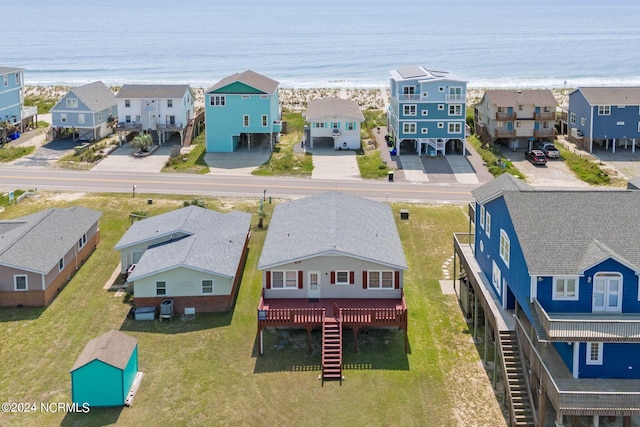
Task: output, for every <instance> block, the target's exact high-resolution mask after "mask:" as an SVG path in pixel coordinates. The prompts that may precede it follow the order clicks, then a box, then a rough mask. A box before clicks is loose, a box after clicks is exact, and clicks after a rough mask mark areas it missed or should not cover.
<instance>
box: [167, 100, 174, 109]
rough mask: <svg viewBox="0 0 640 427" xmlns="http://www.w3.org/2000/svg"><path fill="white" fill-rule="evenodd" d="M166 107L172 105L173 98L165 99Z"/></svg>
mask: <svg viewBox="0 0 640 427" xmlns="http://www.w3.org/2000/svg"><path fill="white" fill-rule="evenodd" d="M167 107H168V108H171V107H173V99H167Z"/></svg>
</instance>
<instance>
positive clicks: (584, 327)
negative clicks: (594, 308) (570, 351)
mask: <svg viewBox="0 0 640 427" xmlns="http://www.w3.org/2000/svg"><path fill="white" fill-rule="evenodd" d="M534 307H535V311H536V313H537V314H538V317H539V319H540V325H541V326H542V328H543V329H544V331H545V334H546V335H547V337H548V339H549V341H582V342H584V341H606V342H640V314H622V313H617V314H601V313H547V312H546V311H545V309H544V308H543V307H542V306H541V305H540V303H539V302H538V301H537V300H535V301H534Z"/></svg>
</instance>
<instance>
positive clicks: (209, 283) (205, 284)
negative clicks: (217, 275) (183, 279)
mask: <svg viewBox="0 0 640 427" xmlns="http://www.w3.org/2000/svg"><path fill="white" fill-rule="evenodd" d="M202 293H203V294H212V293H213V280H203V281H202Z"/></svg>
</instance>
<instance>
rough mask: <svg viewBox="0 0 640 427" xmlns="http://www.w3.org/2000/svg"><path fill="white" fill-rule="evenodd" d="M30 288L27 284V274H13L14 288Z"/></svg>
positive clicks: (21, 289)
mask: <svg viewBox="0 0 640 427" xmlns="http://www.w3.org/2000/svg"><path fill="white" fill-rule="evenodd" d="M28 289H29V286H28V284H27V276H17V275H16V276H13V290H14V291H26V290H28Z"/></svg>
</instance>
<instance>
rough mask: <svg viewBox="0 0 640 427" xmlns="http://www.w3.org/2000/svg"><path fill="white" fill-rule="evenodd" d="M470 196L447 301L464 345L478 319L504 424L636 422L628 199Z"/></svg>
mask: <svg viewBox="0 0 640 427" xmlns="http://www.w3.org/2000/svg"><path fill="white" fill-rule="evenodd" d="M472 194H473V196H474V198H475V202H474V203H472V204H471V205H470V209H469V212H470V217H471V218H472V224H470V230H474V231H471V232H470V233H469V234H468V235H466V236H465V235H462V234H457V235H456V236H455V239H454V245H455V253H456V257H459V259H460V269H459V270H458V271H456V274H458V275H459V276H460V278H461V280H460V286H459V288H458V290H459V296H460V300H461V306H462V307H463V310H464V311H465V314H467V315H468V317H471V318H473V327H472V329H473V331H474V337H476V338H478V337H477V330H478V328H479V327H481V325H480V322H481V320H480V319H484V327H485V331H484V340H485V342H486V341H487V340H492V339H493V340H494V348H495V350H494V357H493V361H494V363H495V369H496V371H500V372H501V374H502V375H503V378H505V379H507V380H508V381H505V383H507V384H508V387H507V390H505V391H506V393H507V396H508V397H509V398H510V404H511V405H510V417H511V419H512V420H517V419H518V418H519V417H521V418H522V419H525V418H526V419H529V418H530V419H531V420H533V421H536V422H535V424H536V425H546V424H545V423H544V418H545V416H546V413H547V410H546V409H545V408H547V407H548V405H547V404H549V403H550V404H551V405H552V406H553V408H554V410H555V413H556V417H557V418H556V425H564V417H565V416H575V417H589V421H591V422H593V425H598V420H597V418H598V417H599V416H611V417H613V416H620V417H622V418H623V420H625V419H626V421H625V422H628V421H629V419H630V417H631V416H637V415H640V393H638V390H640V290H639V280H638V279H639V276H640V252H639V251H638V241H639V239H640V232H639V231H638V221H640V213H639V212H640V191H637V190H620V191H560V190H553V191H539V190H535V189H533V188H532V187H530V186H529V185H527V184H526V183H524V182H522V181H520V180H518V179H517V178H514V177H513V176H511V175H509V174H504V175H502V176H500V177H499V178H496V179H494V180H493V181H491V182H489V183H487V184H485V185H483V186H481V187H479V188H477V189H476V190H474V191H473V192H472ZM473 225H475V227H473ZM454 263H457V261H454ZM454 270H456V267H455V266H454ZM491 331H493V333H491ZM487 356H488V354H487V345H485V346H484V357H483V358H484V359H485V360H486V359H487ZM495 375H496V374H494V381H495ZM574 422H577V420H574ZM571 425H575V424H573V423H572V424H571ZM625 425H628V424H625Z"/></svg>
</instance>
